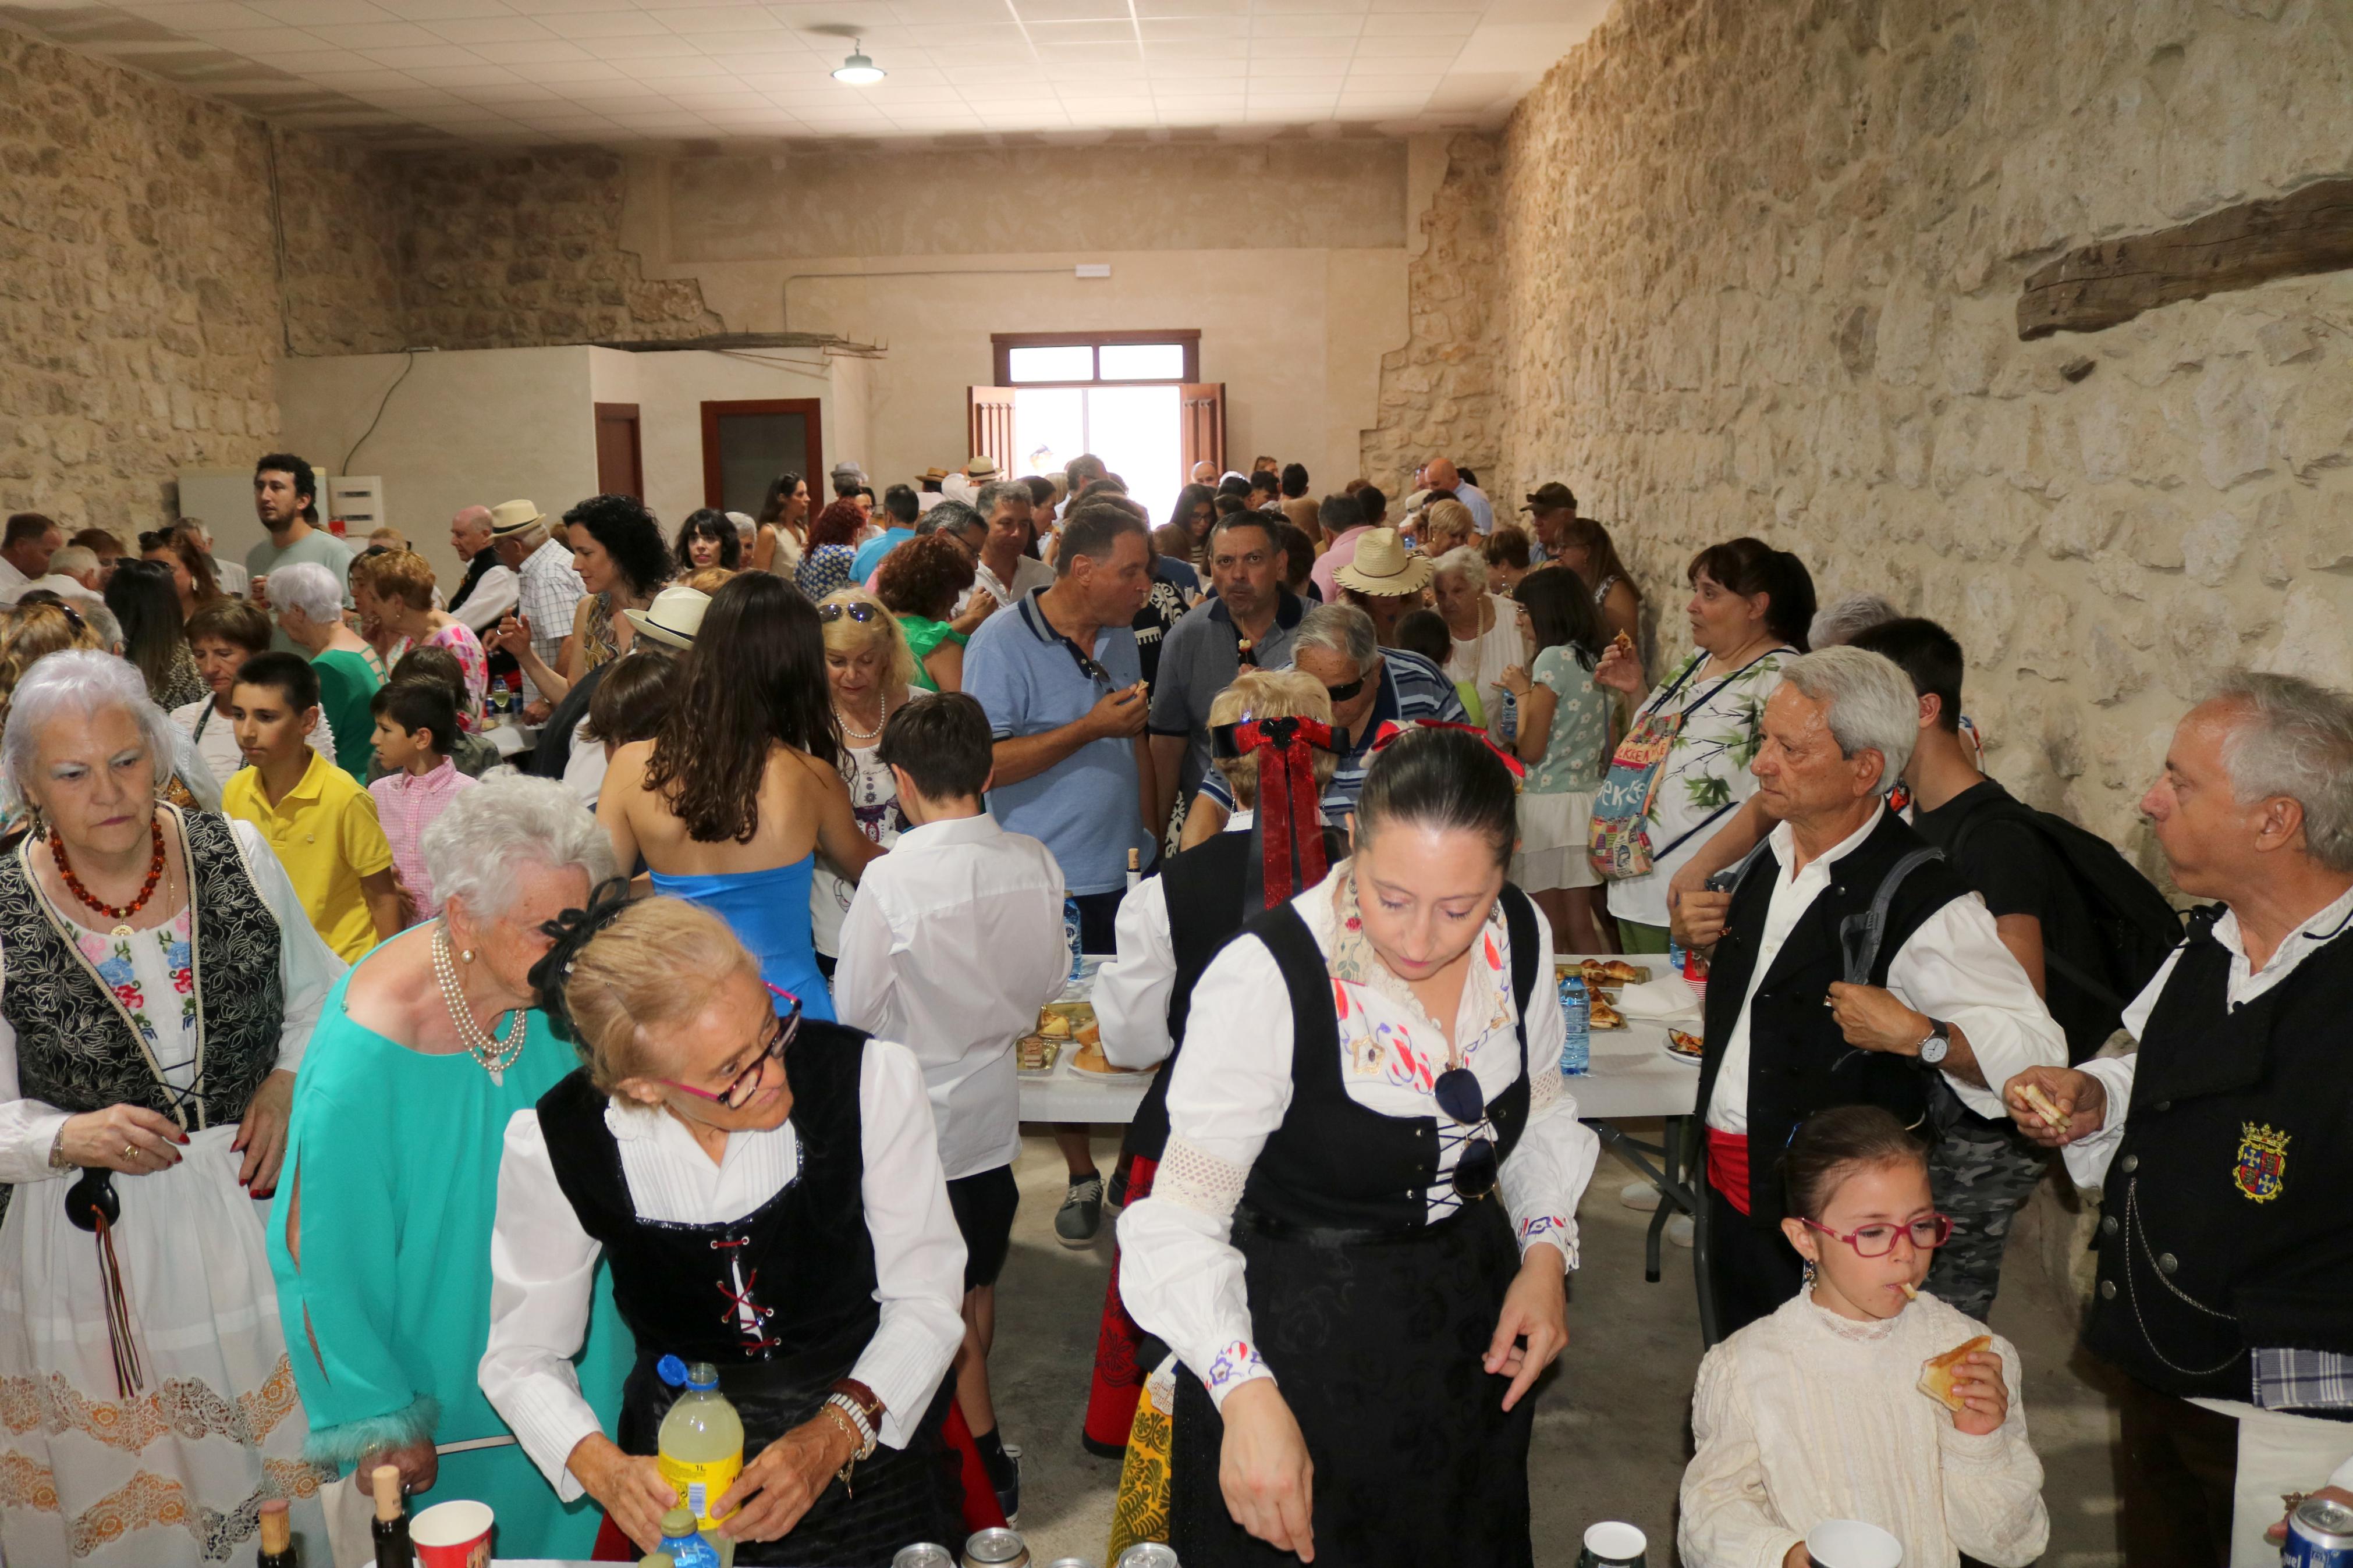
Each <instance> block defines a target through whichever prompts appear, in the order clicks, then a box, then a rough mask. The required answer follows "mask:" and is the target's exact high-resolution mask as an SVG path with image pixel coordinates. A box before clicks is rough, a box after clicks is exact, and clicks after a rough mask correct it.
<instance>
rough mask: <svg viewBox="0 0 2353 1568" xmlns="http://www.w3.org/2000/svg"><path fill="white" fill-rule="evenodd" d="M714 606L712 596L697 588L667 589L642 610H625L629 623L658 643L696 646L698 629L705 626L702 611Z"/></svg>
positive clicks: (672, 645)
mask: <svg viewBox="0 0 2353 1568" xmlns="http://www.w3.org/2000/svg"><path fill="white" fill-rule="evenodd" d="M709 608H711V595H708V594H705V593H703V592H702V591H701V590H700V589H695V588H664V589H663V590H662V591H661V592H660V593H659V594H656V595H654V602H653V603H652V604H650V605H647V606H646V607H645V608H644V609H642V610H623V611H622V612H621V613H622V614H623V615H625V616H628V617H629V625H631V626H635V627H637V629H638V631H639V632H641V633H643V634H644V635H645V636H647V637H651V638H653V639H654V641H656V642H658V643H663V644H666V645H668V646H669V647H678V648H686V647H693V646H694V637H695V634H696V633H697V632H700V631H701V630H702V612H703V611H705V610H707V609H709Z"/></svg>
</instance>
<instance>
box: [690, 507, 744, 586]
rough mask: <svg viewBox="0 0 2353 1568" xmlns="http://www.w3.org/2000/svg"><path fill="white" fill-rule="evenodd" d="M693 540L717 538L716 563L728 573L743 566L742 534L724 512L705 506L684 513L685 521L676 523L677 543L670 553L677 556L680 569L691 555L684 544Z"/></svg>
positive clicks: (691, 557)
mask: <svg viewBox="0 0 2353 1568" xmlns="http://www.w3.org/2000/svg"><path fill="white" fill-rule="evenodd" d="M697 539H715V540H717V541H718V542H719V564H720V565H722V566H724V567H725V568H727V570H729V571H730V572H733V571H734V570H736V569H737V568H738V567H740V566H742V565H743V563H744V535H743V533H742V531H739V530H738V529H737V528H736V526H735V520H734V519H733V518H731V517H729V516H728V515H727V514H726V513H725V512H723V511H721V510H718V509H716V508H715V507H707V506H706V507H703V508H702V509H700V510H695V511H691V512H688V513H687V514H686V521H684V522H682V523H681V524H679V528H678V545H677V547H676V549H675V550H674V552H673V553H674V554H676V555H677V557H678V564H679V567H680V569H681V570H684V569H686V568H687V567H689V566H691V564H692V563H693V561H694V557H693V555H691V553H690V552H689V551H688V547H689V546H690V545H691V544H692V543H693V542H695V541H696V540H697Z"/></svg>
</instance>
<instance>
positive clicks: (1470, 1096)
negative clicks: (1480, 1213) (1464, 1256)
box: [1430, 1068, 1497, 1199]
mask: <svg viewBox="0 0 2353 1568" xmlns="http://www.w3.org/2000/svg"><path fill="white" fill-rule="evenodd" d="M1430 1091H1431V1093H1433V1094H1434V1095H1436V1096H1437V1099H1438V1109H1439V1110H1443V1111H1444V1112H1446V1114H1447V1115H1449V1116H1451V1117H1452V1118H1453V1119H1454V1120H1455V1121H1458V1122H1460V1123H1461V1125H1463V1126H1464V1127H1467V1128H1471V1129H1472V1130H1474V1131H1475V1130H1476V1129H1478V1128H1480V1127H1482V1126H1484V1125H1485V1124H1486V1121H1487V1093H1486V1091H1485V1090H1484V1089H1481V1088H1480V1087H1479V1079H1478V1078H1477V1076H1476V1075H1474V1074H1473V1073H1472V1071H1471V1069H1470V1068H1447V1069H1446V1070H1445V1071H1444V1072H1442V1073H1440V1074H1439V1075H1438V1081H1437V1082H1436V1083H1434V1084H1432V1085H1431V1086H1430ZM1496 1172H1497V1166H1496V1162H1495V1140H1494V1137H1493V1132H1492V1130H1491V1131H1490V1134H1489V1136H1487V1137H1484V1138H1473V1139H1472V1141H1471V1142H1469V1143H1468V1144H1466V1145H1465V1146H1464V1148H1463V1150H1462V1154H1461V1158H1460V1159H1458V1160H1456V1161H1455V1163H1454V1191H1455V1194H1456V1195H1457V1196H1459V1197H1464V1198H1471V1199H1478V1198H1483V1197H1485V1196H1486V1195H1487V1194H1489V1193H1492V1192H1493V1191H1494V1190H1495V1179H1496Z"/></svg>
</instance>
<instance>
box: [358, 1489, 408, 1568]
mask: <svg viewBox="0 0 2353 1568" xmlns="http://www.w3.org/2000/svg"><path fill="white" fill-rule="evenodd" d="M368 1484H369V1485H370V1486H371V1487H373V1488H374V1489H375V1518H374V1519H372V1520H370V1521H368V1529H369V1530H370V1531H372V1532H373V1533H374V1534H375V1568H414V1565H415V1563H416V1556H415V1553H414V1552H411V1551H410V1549H409V1545H408V1507H407V1504H406V1502H405V1501H404V1500H402V1498H401V1495H400V1469H399V1467H397V1466H395V1465H378V1466H377V1467H376V1468H375V1469H374V1470H372V1471H370V1472H369V1474H368Z"/></svg>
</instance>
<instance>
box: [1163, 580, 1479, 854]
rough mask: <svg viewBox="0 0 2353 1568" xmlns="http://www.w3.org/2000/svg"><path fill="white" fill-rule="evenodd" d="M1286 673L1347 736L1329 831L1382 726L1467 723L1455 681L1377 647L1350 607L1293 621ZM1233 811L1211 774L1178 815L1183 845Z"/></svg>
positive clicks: (1322, 609)
mask: <svg viewBox="0 0 2353 1568" xmlns="http://www.w3.org/2000/svg"><path fill="white" fill-rule="evenodd" d="M1291 667H1292V668H1293V669H1299V670H1304V671H1305V672H1306V673H1308V674H1309V675H1312V676H1314V678H1315V679H1318V680H1320V681H1322V682H1323V683H1324V690H1326V691H1328V692H1330V693H1331V694H1332V727H1333V728H1334V729H1335V730H1345V731H1347V732H1348V754H1347V755H1346V756H1345V757H1344V758H1342V759H1341V761H1340V765H1339V767H1338V768H1337V769H1335V770H1334V772H1333V774H1332V782H1331V784H1328V785H1326V786H1325V787H1324V800H1323V806H1324V821H1326V822H1328V823H1330V824H1331V825H1332V826H1335V827H1337V826H1340V825H1341V824H1342V823H1343V822H1344V821H1345V819H1346V817H1347V815H1348V813H1350V812H1352V811H1354V810H1356V795H1357V792H1358V791H1360V790H1362V789H1363V788H1364V787H1365V770H1366V768H1369V767H1370V766H1372V763H1373V737H1374V736H1376V735H1377V734H1378V733H1379V732H1380V728H1381V726H1382V725H1383V724H1388V723H1397V724H1408V723H1412V722H1415V721H1419V720H1423V719H1435V720H1438V721H1440V722H1442V723H1448V724H1466V723H1468V722H1470V719H1471V716H1470V715H1469V714H1468V713H1465V712H1464V711H1463V710H1462V699H1461V697H1460V696H1458V695H1456V693H1455V690H1454V683H1453V682H1452V681H1451V680H1449V679H1446V676H1445V674H1444V673H1443V672H1442V671H1440V669H1439V668H1438V667H1437V666H1436V665H1434V664H1432V663H1430V660H1428V659H1426V658H1422V657H1421V656H1420V655H1419V654H1418V653H1408V652H1407V651H1406V650H1405V649H1403V648H1401V647H1381V646H1380V645H1379V643H1377V641H1375V640H1374V637H1373V618H1372V616H1368V615H1366V614H1365V612H1364V611H1362V610H1360V609H1358V608H1356V606H1355V605H1316V606H1315V607H1314V609H1312V610H1310V611H1308V612H1307V614H1306V615H1304V616H1302V617H1300V622H1299V626H1298V629H1297V630H1295V631H1293V633H1292V634H1291ZM1233 809H1234V799H1233V795H1232V794H1231V792H1229V790H1228V789H1227V787H1226V776H1225V774H1223V773H1219V771H1218V770H1217V769H1215V768H1211V769H1210V770H1209V772H1208V775H1207V776H1205V777H1204V778H1203V779H1202V780H1201V789H1200V793H1199V794H1198V795H1195V796H1194V797H1193V808H1192V810H1191V811H1190V812H1189V813H1187V816H1186V817H1185V844H1186V847H1188V848H1189V847H1192V846H1193V845H1196V844H1198V843H1200V842H1201V841H1202V840H1204V839H1206V838H1208V837H1212V836H1214V835H1215V834H1218V833H1219V832H1221V831H1223V830H1224V828H1225V826H1226V818H1227V817H1229V816H1232V815H1233Z"/></svg>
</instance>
